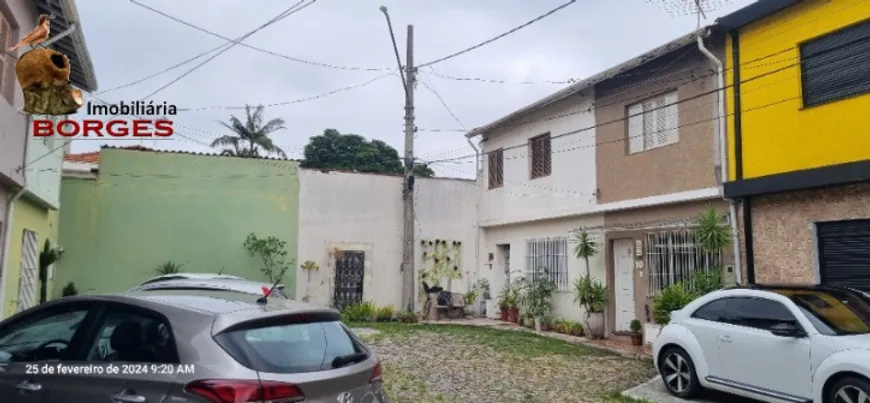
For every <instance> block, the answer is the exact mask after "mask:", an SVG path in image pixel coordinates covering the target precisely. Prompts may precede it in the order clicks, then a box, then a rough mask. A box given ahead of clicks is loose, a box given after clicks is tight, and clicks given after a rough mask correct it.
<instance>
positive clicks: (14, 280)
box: [3, 198, 57, 318]
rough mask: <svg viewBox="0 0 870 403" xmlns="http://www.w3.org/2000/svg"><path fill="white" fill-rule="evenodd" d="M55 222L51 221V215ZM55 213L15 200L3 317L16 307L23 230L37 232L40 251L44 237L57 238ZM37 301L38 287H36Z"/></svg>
mask: <svg viewBox="0 0 870 403" xmlns="http://www.w3.org/2000/svg"><path fill="white" fill-rule="evenodd" d="M52 216H53V217H54V220H55V222H54V223H52V221H51V217H52ZM56 220H57V214H56V213H50V212H49V210H48V209H46V208H43V207H40V206H39V205H36V204H34V203H33V202H31V201H29V200H27V199H25V198H21V199H18V201H16V202H15V212H14V213H13V215H12V231H11V232H10V234H9V260H8V267H7V268H6V270H7V272H6V284H5V285H3V291H4V292H3V317H4V318H5V317H9V315H11V314H13V313H14V312H15V309H16V304H17V302H18V279H19V275H20V273H21V242H22V240H23V234H24V230H25V229H28V230H31V231H34V232H36V233H37V238H38V240H39V248H38V251H39V252H41V251H42V248H43V247H44V244H45V238H46V236H48V237H53V238H50V239H51V240H52V244H53V243H54V242H55V239H57V229H56V228H57V224H56V222H57V221H56ZM36 295H37V302H38V298H39V288H37V294H36Z"/></svg>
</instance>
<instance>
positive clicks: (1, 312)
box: [0, 186, 27, 319]
mask: <svg viewBox="0 0 870 403" xmlns="http://www.w3.org/2000/svg"><path fill="white" fill-rule="evenodd" d="M25 192H27V187H26V186H25V187H22V188H21V190H19V191H18V192H17V193H15V194H14V195H13V196H12V197H11V198H10V199H9V200H8V201H7V203H6V220H5V221H4V222H5V223H6V225H5V226H4V228H3V261H2V262H0V265H2V268H0V319H4V318H5V316H6V315H5V312H6V306H4V305H5V304H4V298H5V297H6V274H7V272H8V269H9V245H10V243H11V240H10V239H9V238H11V235H12V215H13V213H15V202H16V201H17V200H18V199H19V198H21V196H23V195H24V193H25Z"/></svg>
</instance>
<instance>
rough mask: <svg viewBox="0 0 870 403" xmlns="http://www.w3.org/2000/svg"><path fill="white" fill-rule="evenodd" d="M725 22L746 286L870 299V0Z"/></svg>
mask: <svg viewBox="0 0 870 403" xmlns="http://www.w3.org/2000/svg"><path fill="white" fill-rule="evenodd" d="M717 23H718V25H719V27H720V28H721V29H722V30H723V32H724V33H725V35H726V66H725V77H726V85H725V87H726V88H727V99H728V115H727V116H728V125H729V130H728V148H729V152H730V155H729V159H728V161H729V163H728V165H729V178H728V181H727V182H726V183H725V184H724V192H725V196H726V197H727V198H729V199H733V200H739V202H740V205H741V209H740V210H741V212H742V213H741V216H742V217H741V219H740V221H741V222H740V224H741V226H742V228H741V235H742V242H743V246H744V251H745V258H744V263H745V267H746V274H747V277H748V281H749V282H757V283H809V284H813V283H823V284H831V285H845V286H852V287H860V288H867V289H870V2H868V1H865V0H803V1H800V0H759V1H758V2H756V3H754V4H752V5H750V6H748V7H745V8H743V9H741V10H739V11H736V12H734V13H732V14H730V15H728V16H725V17H723V18H721V19H720V20H719V21H717Z"/></svg>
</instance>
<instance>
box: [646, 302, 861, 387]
mask: <svg viewBox="0 0 870 403" xmlns="http://www.w3.org/2000/svg"><path fill="white" fill-rule="evenodd" d="M653 357H654V359H655V366H656V368H657V369H658V370H659V373H660V374H661V376H662V380H663V381H664V384H665V387H666V388H667V389H668V391H669V392H670V393H671V394H673V395H674V396H677V397H681V398H692V397H695V396H697V395H698V394H699V393H700V392H701V390H702V389H704V388H708V389H715V390H719V391H722V392H726V393H730V394H734V395H739V396H743V397H748V398H752V399H757V400H760V401H764V402H794V403H799V402H800V403H803V402H813V403H870V298H868V297H867V294H864V293H861V292H858V291H855V290H850V289H847V288H838V287H826V286H808V287H795V286H783V287H778V286H752V287H751V288H731V289H726V290H720V291H714V292H712V293H709V294H707V295H704V296H702V297H700V298H698V299H697V300H695V301H692V302H691V303H690V304H688V305H686V307H684V308H683V309H681V310H679V311H674V312H672V313H671V321H670V323H669V324H668V325H667V326H665V327H664V328H663V329H662V331H661V333H660V334H659V336H658V337H657V338H656V341H655V343H654V345H653Z"/></svg>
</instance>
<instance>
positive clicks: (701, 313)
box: [692, 298, 728, 322]
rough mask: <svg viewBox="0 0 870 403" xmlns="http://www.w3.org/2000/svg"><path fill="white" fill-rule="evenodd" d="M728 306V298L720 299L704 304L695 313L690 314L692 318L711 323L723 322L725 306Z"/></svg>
mask: <svg viewBox="0 0 870 403" xmlns="http://www.w3.org/2000/svg"><path fill="white" fill-rule="evenodd" d="M727 304H728V298H721V299H717V300H715V301H711V302H708V303H706V304H705V305H704V306H702V307H700V308H698V310H696V311H695V313H693V314H692V317H693V318H696V319H703V320H710V321H713V322H724V321H725V318H726V315H725V312H726V311H725V306H726V305H727Z"/></svg>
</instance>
